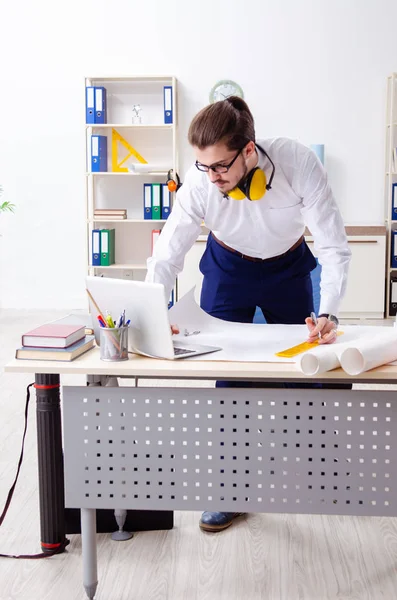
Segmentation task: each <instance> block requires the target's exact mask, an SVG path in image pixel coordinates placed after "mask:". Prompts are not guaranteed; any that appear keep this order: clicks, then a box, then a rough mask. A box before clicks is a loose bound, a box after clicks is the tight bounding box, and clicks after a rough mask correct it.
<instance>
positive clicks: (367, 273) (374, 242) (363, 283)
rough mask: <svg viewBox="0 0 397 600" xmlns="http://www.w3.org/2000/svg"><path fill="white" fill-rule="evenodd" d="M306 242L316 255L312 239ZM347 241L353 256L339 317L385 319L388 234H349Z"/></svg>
mask: <svg viewBox="0 0 397 600" xmlns="http://www.w3.org/2000/svg"><path fill="white" fill-rule="evenodd" d="M306 241H307V243H308V246H309V248H310V250H311V251H312V252H313V254H314V256H316V253H315V251H314V248H313V242H312V241H311V240H310V238H307V239H306ZM348 241H349V248H350V250H351V253H352V257H351V261H350V268H349V275H348V280H347V287H346V294H345V297H344V298H343V300H342V302H341V306H340V311H339V316H340V317H342V318H350V319H358V318H362V319H383V316H384V305H385V269H384V265H385V253H386V237H385V236H384V235H383V236H349V237H348Z"/></svg>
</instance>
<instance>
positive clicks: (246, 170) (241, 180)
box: [223, 162, 248, 196]
mask: <svg viewBox="0 0 397 600" xmlns="http://www.w3.org/2000/svg"><path fill="white" fill-rule="evenodd" d="M247 175H248V167H247V164H246V163H245V162H244V173H243V175H242V176H241V177H240V179H239V180H238V182H237V183H236V184H235V185H234V186H233V187H231V188H229V189H228V190H224V191H223V195H224V196H227V195H228V193H229V192H231V191H232V190H234V189H235V188H236V187H239V186H240V184H243V183H244V181H245V179H246V178H247ZM243 189H244V188H243Z"/></svg>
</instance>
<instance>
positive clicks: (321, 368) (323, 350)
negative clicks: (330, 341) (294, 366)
mask: <svg viewBox="0 0 397 600" xmlns="http://www.w3.org/2000/svg"><path fill="white" fill-rule="evenodd" d="M298 365H299V368H300V370H301V371H302V373H304V374H305V375H309V376H311V375H319V374H320V373H326V372H327V371H332V370H333V369H337V368H338V367H340V362H339V358H338V356H337V354H336V351H335V348H333V347H332V346H318V347H317V348H315V349H314V350H310V351H309V352H306V353H305V354H302V355H301V356H300V357H299V361H298Z"/></svg>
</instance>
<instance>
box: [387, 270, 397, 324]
mask: <svg viewBox="0 0 397 600" xmlns="http://www.w3.org/2000/svg"><path fill="white" fill-rule="evenodd" d="M396 314H397V277H390V299H389V315H390V316H391V317H395V316H396Z"/></svg>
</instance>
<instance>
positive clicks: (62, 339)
mask: <svg viewBox="0 0 397 600" xmlns="http://www.w3.org/2000/svg"><path fill="white" fill-rule="evenodd" d="M84 336H85V327H84V326H81V325H57V324H56V323H46V324H45V325H41V326H40V327H37V328H36V329H32V331H28V332H27V333H25V334H24V335H23V336H22V345H23V346H34V347H35V348H67V347H68V346H71V345H72V344H74V343H75V342H78V341H79V340H81V339H82V338H83V337H84Z"/></svg>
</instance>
